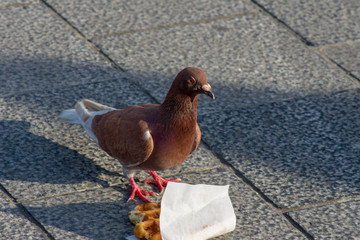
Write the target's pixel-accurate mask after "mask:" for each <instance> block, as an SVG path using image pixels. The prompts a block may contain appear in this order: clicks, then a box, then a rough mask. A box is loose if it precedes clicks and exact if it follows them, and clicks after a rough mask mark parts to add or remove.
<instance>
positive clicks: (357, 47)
mask: <svg viewBox="0 0 360 240" xmlns="http://www.w3.org/2000/svg"><path fill="white" fill-rule="evenodd" d="M321 51H322V52H323V53H325V54H326V55H327V56H328V57H329V58H331V59H332V60H334V61H335V62H336V63H337V64H339V65H341V66H342V67H343V68H345V69H346V70H347V71H349V72H351V73H352V74H353V75H355V76H356V77H357V79H360V41H357V42H348V43H344V44H340V45H335V46H329V47H325V48H322V49H321Z"/></svg>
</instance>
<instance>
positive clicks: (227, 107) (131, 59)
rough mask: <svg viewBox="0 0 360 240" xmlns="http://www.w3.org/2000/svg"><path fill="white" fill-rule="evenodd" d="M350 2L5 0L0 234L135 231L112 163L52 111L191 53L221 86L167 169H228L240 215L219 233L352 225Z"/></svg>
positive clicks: (355, 131)
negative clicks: (192, 137) (190, 150)
mask: <svg viewBox="0 0 360 240" xmlns="http://www.w3.org/2000/svg"><path fill="white" fill-rule="evenodd" d="M359 8H360V3H359V2H358V1H355V0H353V1H346V2H339V1H335V0H334V1H332V0H331V1H327V2H326V3H325V2H317V1H315V0H314V1H263V0H251V1H250V0H249V1H247V0H242V1H201V0H197V1H195V2H194V1H183V2H179V1H166V2H164V1H137V2H128V1H122V0H115V1H105V0H91V1H82V0H76V1H52V0H41V1H22V0H18V1H17V0H10V1H9V0H6V1H1V2H0V37H1V40H2V41H1V48H0V132H1V134H0V156H1V157H0V227H1V229H0V239H124V237H126V236H128V235H131V234H132V228H133V226H132V225H131V223H130V222H129V221H128V219H127V212H128V211H129V210H130V209H132V208H133V207H134V205H135V204H137V203H139V202H140V201H139V200H136V201H133V202H130V203H129V202H127V201H126V200H127V198H128V196H129V194H130V190H131V189H130V186H129V184H128V183H127V180H126V179H125V177H124V176H123V173H122V167H121V165H120V163H119V162H117V161H116V160H114V159H112V158H111V157H109V156H107V155H106V154H105V153H104V152H102V151H101V150H99V149H98V147H97V146H96V144H95V143H93V142H92V141H91V140H90V138H89V137H87V136H86V134H85V132H84V130H83V129H81V127H80V126H76V125H69V124H66V123H64V122H62V121H60V120H59V118H58V115H59V113H60V112H61V111H62V110H64V109H69V108H72V107H73V105H74V103H75V102H76V101H77V100H79V99H82V98H90V99H93V100H96V101H99V102H101V103H103V104H107V105H110V106H114V107H116V108H122V107H124V106H127V105H133V104H142V103H156V102H157V103H160V102H161V101H162V99H163V97H164V96H165V94H166V93H167V90H168V88H169V86H170V84H171V81H172V79H173V77H174V75H175V74H176V73H177V72H178V71H179V70H181V69H182V68H184V67H186V66H190V65H192V66H196V67H201V68H202V69H203V70H204V71H205V72H206V74H207V76H208V81H209V82H210V84H211V85H212V87H213V91H214V93H215V96H216V100H215V101H211V100H210V99H207V98H205V97H200V98H199V111H198V113H199V114H198V115H199V116H198V121H199V125H200V127H201V129H202V137H203V142H202V144H201V145H200V147H199V149H198V150H197V151H196V152H195V153H194V154H193V155H192V156H190V157H189V159H188V160H187V161H186V162H185V163H184V164H182V165H181V166H179V167H177V168H175V169H170V170H167V171H164V172H163V173H161V175H162V176H167V177H180V178H181V179H182V181H183V182H187V183H193V184H200V183H203V184H215V185H220V184H228V185H230V197H231V200H232V203H233V206H234V210H235V214H236V216H237V225H236V229H235V231H233V232H231V233H229V234H227V235H224V236H220V237H218V238H217V239H356V238H358V236H359V230H358V225H359V221H360V218H359V216H358V215H359V214H357V212H358V210H359V200H360V189H359V161H358V157H359V153H360V137H359V136H360V120H359V119H360V116H359V111H358V109H359V107H360V106H359V102H360V90H359V87H360V85H359V80H360V67H359V60H358V59H359V54H360V50H359V49H360V48H359V47H358V46H359V37H360V35H359V34H358V33H359V32H360V25H359V21H358V20H359V15H358V14H356V13H357V12H358V11H357V10H358V9H359ZM145 177H147V174H145V173H140V174H138V175H136V180H137V181H138V182H139V184H140V186H141V187H144V188H145V189H148V190H156V189H155V188H154V187H152V186H149V185H147V184H144V183H141V181H140V180H141V179H144V178H145ZM151 199H152V200H160V199H161V195H158V196H155V197H152V198H151Z"/></svg>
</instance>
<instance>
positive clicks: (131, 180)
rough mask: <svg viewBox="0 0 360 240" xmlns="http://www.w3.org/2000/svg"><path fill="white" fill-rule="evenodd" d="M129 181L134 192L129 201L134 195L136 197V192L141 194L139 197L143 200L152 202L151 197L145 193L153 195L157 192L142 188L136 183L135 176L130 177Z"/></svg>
mask: <svg viewBox="0 0 360 240" xmlns="http://www.w3.org/2000/svg"><path fill="white" fill-rule="evenodd" d="M129 182H130V184H131V186H132V192H131V195H130V197H129V199H128V201H130V200H133V199H134V197H135V194H136V195H138V196H139V198H140V199H141V200H143V201H144V202H150V201H149V199H147V198H146V197H145V196H144V195H151V196H155V195H156V193H154V192H150V191H145V190H142V189H140V188H139V187H138V185H137V184H136V182H135V180H134V178H133V177H130V178H129Z"/></svg>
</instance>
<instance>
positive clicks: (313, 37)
mask: <svg viewBox="0 0 360 240" xmlns="http://www.w3.org/2000/svg"><path fill="white" fill-rule="evenodd" d="M255 2H258V3H259V4H261V5H262V6H264V7H265V8H266V9H267V10H268V11H270V12H271V13H272V14H274V15H275V16H276V17H277V18H279V19H280V20H281V21H283V22H285V23H286V24H287V25H288V26H290V27H291V28H292V29H293V30H294V31H295V32H298V33H299V34H300V35H302V36H303V37H304V38H305V39H307V40H308V41H310V42H311V43H312V44H314V45H324V44H332V43H338V42H343V41H347V40H355V39H359V38H360V15H359V14H358V13H359V11H360V2H359V1H358V0H348V1H337V0H329V1H317V0H310V1H297V0H290V1H288V0H280V1H268V0H255Z"/></svg>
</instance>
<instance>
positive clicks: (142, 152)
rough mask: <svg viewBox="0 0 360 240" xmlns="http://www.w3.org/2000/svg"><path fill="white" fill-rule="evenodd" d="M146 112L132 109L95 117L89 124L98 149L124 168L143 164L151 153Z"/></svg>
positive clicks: (151, 140)
mask: <svg viewBox="0 0 360 240" xmlns="http://www.w3.org/2000/svg"><path fill="white" fill-rule="evenodd" d="M148 112H149V111H148V109H147V108H142V107H141V106H133V107H128V108H125V109H123V110H117V111H111V112H108V113H106V114H103V115H97V116H95V117H94V119H93V121H92V130H93V132H94V134H95V136H96V138H97V140H98V144H99V146H100V147H101V148H102V149H103V150H104V151H105V152H107V153H108V154H109V155H110V156H112V157H114V158H117V159H118V160H119V161H120V162H121V164H122V165H124V167H126V168H131V167H135V166H137V165H139V164H141V163H143V162H145V161H146V160H147V159H148V158H149V156H150V155H151V153H152V151H153V149H154V141H153V138H152V136H151V133H150V131H149V128H148V124H147V123H146V121H145V119H146V113H148Z"/></svg>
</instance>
